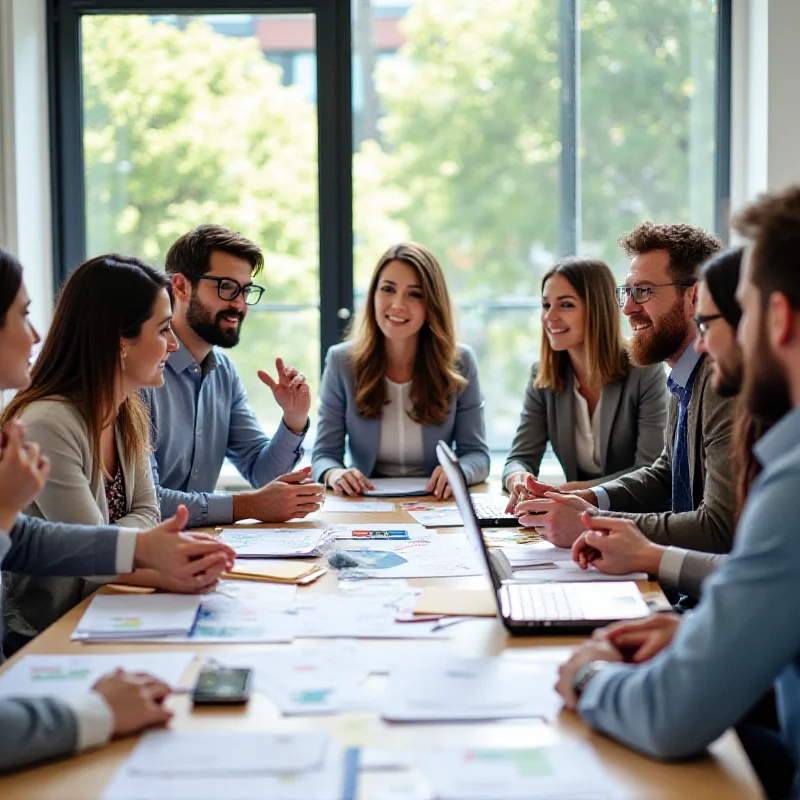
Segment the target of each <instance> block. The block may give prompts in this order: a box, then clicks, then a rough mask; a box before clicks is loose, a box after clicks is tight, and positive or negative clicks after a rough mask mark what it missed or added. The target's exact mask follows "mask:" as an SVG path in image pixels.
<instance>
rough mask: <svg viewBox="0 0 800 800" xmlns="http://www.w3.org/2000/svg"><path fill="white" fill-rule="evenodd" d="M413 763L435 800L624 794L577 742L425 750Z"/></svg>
mask: <svg viewBox="0 0 800 800" xmlns="http://www.w3.org/2000/svg"><path fill="white" fill-rule="evenodd" d="M417 759H418V764H419V767H420V769H421V771H422V773H423V775H424V776H425V777H426V778H427V779H428V781H429V782H430V784H431V788H432V789H433V794H434V796H435V797H436V798H437V800H497V798H498V797H502V798H503V800H537V798H538V800H611V798H623V797H628V796H629V795H628V794H627V793H626V792H624V791H623V789H622V787H621V786H619V785H618V784H616V783H614V781H613V780H612V778H611V775H610V774H609V773H608V771H607V770H606V769H605V767H604V766H603V765H602V763H601V762H600V760H599V759H598V758H597V755H596V754H595V752H594V750H592V748H591V747H589V746H588V745H585V744H583V743H582V742H577V741H565V742H563V743H561V744H557V745H554V746H550V747H532V748H519V749H517V748H506V749H496V748H455V747H430V748H426V749H424V750H420V751H419V752H418V754H417Z"/></svg>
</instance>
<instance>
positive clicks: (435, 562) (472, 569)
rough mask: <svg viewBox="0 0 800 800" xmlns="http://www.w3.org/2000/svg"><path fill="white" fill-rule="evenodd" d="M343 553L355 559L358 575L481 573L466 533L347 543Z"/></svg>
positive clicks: (450, 575)
mask: <svg viewBox="0 0 800 800" xmlns="http://www.w3.org/2000/svg"><path fill="white" fill-rule="evenodd" d="M345 552H346V554H347V555H349V556H351V557H352V558H354V559H355V561H356V562H358V564H359V566H357V567H355V568H354V569H357V571H358V575H359V576H360V577H374V578H436V577H454V576H455V577H458V576H463V575H482V574H483V572H484V571H483V569H482V568H481V565H480V561H479V559H478V556H477V555H476V553H475V550H474V549H473V548H472V547H471V546H470V544H469V542H468V541H467V539H466V537H465V536H458V535H456V534H442V535H437V536H433V537H430V538H424V539H412V540H410V541H407V542H385V541H384V542H379V541H372V542H369V543H365V544H364V546H363V547H362V548H358V549H356V548H355V547H352V546H348V547H347V549H346V551H345Z"/></svg>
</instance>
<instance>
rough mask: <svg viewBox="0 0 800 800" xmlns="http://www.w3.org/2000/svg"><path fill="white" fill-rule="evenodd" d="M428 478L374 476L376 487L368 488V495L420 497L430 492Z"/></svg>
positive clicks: (373, 480) (373, 483)
mask: <svg viewBox="0 0 800 800" xmlns="http://www.w3.org/2000/svg"><path fill="white" fill-rule="evenodd" d="M428 480H429V479H428V478H372V479H371V481H370V482H371V483H372V485H373V486H374V487H375V488H374V489H367V490H366V491H365V492H364V494H365V495H366V496H367V497H420V496H423V495H426V494H430V492H429V491H428Z"/></svg>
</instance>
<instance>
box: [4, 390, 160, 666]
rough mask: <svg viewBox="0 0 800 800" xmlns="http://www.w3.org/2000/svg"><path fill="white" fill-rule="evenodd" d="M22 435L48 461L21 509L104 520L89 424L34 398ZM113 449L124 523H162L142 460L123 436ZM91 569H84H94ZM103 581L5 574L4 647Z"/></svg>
mask: <svg viewBox="0 0 800 800" xmlns="http://www.w3.org/2000/svg"><path fill="white" fill-rule="evenodd" d="M19 418H20V420H21V421H22V422H24V423H25V425H26V428H27V435H28V437H29V438H30V439H31V441H34V442H37V443H38V444H39V446H40V447H41V448H42V453H43V454H44V455H46V456H47V457H48V458H49V459H50V474H49V475H48V478H47V484H46V485H45V487H44V489H42V491H41V492H39V494H38V496H37V497H36V500H35V501H34V502H33V503H31V505H30V506H28V508H26V509H25V513H26V514H28V515H30V516H33V517H41V518H43V519H48V520H51V521H52V522H67V523H73V524H76V525H108V521H109V517H108V503H107V502H106V493H105V485H104V481H103V475H102V473H101V472H100V470H99V469H96V468H95V464H94V459H93V457H92V446H91V441H90V439H89V435H88V432H87V429H86V424H85V422H84V421H83V418H82V417H81V415H80V412H79V411H78V409H77V408H76V407H75V405H74V404H73V403H70V402H66V401H61V400H39V401H37V402H35V403H31V404H30V405H29V406H28V407H27V408H26V409H25V410H24V411H23V413H22V414H21V415H20V417H19ZM117 452H118V453H119V457H120V465H121V468H122V474H123V477H124V479H125V502H126V514H125V516H123V517H120V519H118V520H117V522H116V524H117V525H119V526H120V527H123V528H152V527H153V526H155V525H158V523H159V522H160V521H161V512H160V510H159V507H158V500H157V498H156V490H155V486H154V484H153V476H152V473H151V471H150V464H149V461H148V459H147V458H145V459H143V460H142V461H141V463H139V464H137V463H136V462H135V461H134V460H133V459H129V458H127V457H126V454H125V448H124V445H123V443H122V441H121V437H120V436H117ZM91 574H92V573H87V576H88V575H91ZM101 583H102V579H98V580H92V579H88V580H87V579H86V578H55V577H41V576H39V575H37V576H29V575H26V576H21V575H4V576H3V608H4V615H5V628H6V637H8V638H7V639H6V642H5V650H6V651H7V652H9V653H10V652H12V651H13V650H17V649H19V648H20V647H21V646H23V645H24V644H25V643H26V642H27V641H29V640H30V639H32V638H33V637H34V636H36V635H37V634H39V633H41V632H42V631H43V630H44V629H45V628H47V627H48V626H49V625H52V624H53V623H54V622H55V621H56V620H57V619H58V618H59V617H61V616H63V615H64V614H66V613H67V611H69V610H70V609H71V608H73V607H74V606H76V605H77V604H78V603H80V602H81V600H83V599H84V598H85V597H88V595H90V594H91V593H92V592H94V591H95V590H96V589H97V588H98V586H100V585H101Z"/></svg>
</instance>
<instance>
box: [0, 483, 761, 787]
mask: <svg viewBox="0 0 800 800" xmlns="http://www.w3.org/2000/svg"><path fill="white" fill-rule="evenodd" d="M392 502H396V503H397V504H398V505H395V511H394V512H392V513H370V514H364V515H358V516H353V515H350V514H345V513H321V512H320V513H317V514H314V515H312V516H310V517H308V518H307V519H306V520H305V521H304V522H301V523H295V524H297V525H300V526H306V527H320V524H321V523H324V524H325V525H331V524H337V523H339V524H341V523H345V522H351V523H352V522H358V523H361V522H364V523H368V524H369V527H374V526H383V525H391V524H395V525H397V524H408V523H412V522H414V520H413V519H412V518H411V517H410V516H409V515H408V514H407V513H406V512H405V511H403V510H402V509H401V508H400V506H399V503H401V502H402V500H400V499H397V500H392ZM295 524H293V526H294V525H295ZM252 527H260V528H270V527H279V526H273V525H253V526H252ZM458 532H461V531H460V529H458V528H447V529H440V534H441V535H447V534H449V533H458ZM408 584H409V585H410V586H420V587H424V586H441V587H453V588H472V589H477V588H485V587H487V585H488V578H485V577H480V576H474V577H473V576H471V577H459V578H426V579H410V580H409V581H408ZM640 589H641V590H642V591H643V592H658V591H660V590H659V587H658V584H657V583H650V582H645V581H643V582H641V583H640ZM100 591H102V592H111V591H115V589H114V588H113V587H104V588H103V589H101V590H100ZM336 591H337V577H336V575H335V572H334V571H333V570H330V571H328V572H327V573H326V574H325V575H324V576H323V577H322V578H320V579H319V580H317V581H316V582H315V583H313V584H311V585H308V586H301V587H298V593H307V592H308V593H318V592H327V593H330V592H336ZM88 602H89V601H88V600H87V601H85V602H84V603H81V604H80V605H79V606H77V607H76V608H74V609H72V610H71V611H70V612H69V613H67V614H66V615H65V616H64V617H62V618H61V619H60V620H58V621H57V622H56V623H55V624H53V625H52V626H51V627H50V628H49V629H47V630H46V631H45V632H44V633H43V634H41V635H40V636H39V637H37V638H36V639H35V640H34V641H33V642H31V643H30V644H29V645H28V646H27V647H25V648H24V649H23V650H22V651H20V652H19V653H17V654H16V655H15V656H14V657H12V658H11V659H9V661H8V663H7V664H5V665H4V667H3V668H2V670H0V672H2V671H3V670H4V669H7V668H8V667H9V666H10V665H11V664H13V663H14V662H15V661H16V660H17V659H18V658H20V657H21V656H22V655H24V654H47V653H50V654H53V653H56V654H65V653H69V654H72V653H81V654H85V653H95V652H97V653H141V652H143V651H144V649H145V648H148V649H151V650H162V651H163V650H193V651H195V652H198V655H199V656H212V657H213V656H215V655H217V654H219V653H221V652H230V651H231V649H236V650H239V651H244V650H245V649H247V650H270V649H274V648H286V647H294V646H298V645H299V644H304V645H308V644H310V643H311V640H299V639H298V640H295V644H291V645H290V644H283V645H256V644H227V645H211V644H206V645H201V646H198V645H196V644H183V645H178V644H171V645H144V644H138V645H137V644H95V645H88V644H83V643H80V642H73V641H70V635H71V634H72V632H73V630H74V628H75V626H76V624H77V622H78V620H79V619H80V617H81V615H82V614H83V612H84V610H85V608H86V605H87V604H88ZM451 634H452V637H451V638H450V639H448V640H447V644H448V645H449V648H450V651H451V652H453V653H455V654H457V655H461V656H467V657H476V656H489V655H497V654H499V653H501V652H503V650H505V649H507V648H515V650H516V649H519V650H520V651H521V650H527V651H528V652H530V653H531V655H532V656H533V655H535V656H537V657H538V656H541V657H542V658H546V659H549V660H553V661H561V660H563V659H564V658H566V657H567V655H568V654H569V652H570V648H571V647H573V646H574V645H576V644H578V643H579V642H580V641H581V637H564V636H541V635H539V636H531V637H524V638H523V637H509V636H508V635H507V634H506V632H505V629H504V628H503V626H502V624H501V623H500V622H499V621H498V620H497V619H491V618H480V619H474V620H470V621H467V622H463V623H460V624H458V625H454V626H453V627H452V631H451ZM387 641H388V640H383V641H382V643H381V646H383V647H386V642H387ZM371 644H372V641H370V640H364V641H362V646H363V647H369V646H370V645H371ZM396 644H397V646H398V647H399V648H402V652H403V653H406V654H407V653H408V648H409V647H419V648H420V652H422V648H424V647H430V646H432V643H431V642H427V641H421V640H411V641H409V640H403V641H402V642H399V641H398V642H396ZM441 644H442V643H436V645H435V646H437V647H438V646H440V645H441ZM398 652H400V651H398ZM197 666H198V665H195V666H194V667H192V668H191V669H190V670H189V672H188V673H187V674H186V675H184V678H183V684H184V685H185V686H191V684H192V679H193V676H192V674H190V673H191V672H192V671H193V670H196V669H197ZM370 680H381V679H380V678H377V677H376V678H370ZM384 680H385V679H384ZM167 703H168V706H169V708H170V709H171V710H172V711H174V714H175V716H174V717H173V720H172V721H171V723H170V726H171V727H172V728H174V729H177V730H192V731H211V730H213V731H217V732H224V731H239V732H241V731H274V732H279V731H283V732H290V731H291V732H297V731H307V730H323V731H326V732H328V733H330V734H331V735H332V736H333V737H334V738H335V739H337V740H338V741H339V742H340V743H341V744H342V745H344V746H347V747H380V748H388V749H393V748H398V749H403V748H412V747H413V748H419V747H421V746H422V747H426V746H447V747H449V746H452V747H486V748H505V747H507V748H511V747H513V748H522V747H541V746H550V745H553V744H557V743H559V742H564V741H569V740H573V741H580V742H582V743H585V744H586V745H588V746H589V747H591V748H592V749H593V750H594V752H595V753H596V754H597V756H598V757H599V759H600V760H601V762H602V763H603V765H604V766H605V768H606V769H607V770H608V772H609V773H610V774H611V776H612V778H613V779H614V781H615V782H617V783H618V784H619V785H620V786H621V787H623V788H624V789H625V790H626V791H627V792H628V794H629V796H630V797H631V798H637V799H639V798H642V799H643V798H676V799H677V798H681V799H682V800H683V799H684V798H687V797H691V798H709V799H710V798H720V800H722V798H724V799H725V800H735V798H755V797H762V796H763V795H762V792H761V789H760V784H759V783H758V780H757V778H756V777H755V774H754V772H753V770H752V768H751V766H750V763H749V761H748V759H747V757H746V756H745V754H744V752H743V750H742V748H741V745H740V743H739V740H738V738H737V737H736V735H735V733H734V732H733V731H732V730H729V731H728V732H726V733H725V734H724V735H723V736H722V737H720V738H719V739H718V740H717V741H716V742H714V743H713V744H712V745H711V747H710V748H709V750H708V754H707V755H705V756H703V757H701V758H698V759H694V760H690V761H683V762H680V763H662V762H658V761H655V760H652V759H649V758H646V757H644V756H642V755H639V754H637V753H635V752H633V751H631V750H629V749H627V748H625V747H623V746H621V745H619V744H617V743H616V742H614V741H612V740H610V739H608V738H606V737H604V736H602V735H600V734H598V733H595V732H594V731H592V730H591V729H590V728H589V727H588V726H586V725H585V724H584V723H583V722H582V721H581V720H580V718H579V717H578V716H577V715H576V714H575V713H573V712H571V711H568V710H562V711H561V712H560V713H559V714H558V716H557V717H556V718H554V719H548V720H543V719H524V720H509V721H504V722H481V723H458V724H434V723H426V724H410V723H394V724H393V723H389V722H385V721H383V720H382V719H381V718H380V717H379V715H378V713H377V712H376V711H359V712H350V713H344V714H339V715H332V716H308V717H305V716H303V717H285V716H282V715H281V713H280V711H278V709H277V708H276V706H275V705H274V703H273V702H272V701H271V700H270V699H269V698H268V697H267V696H265V695H262V694H259V693H254V694H253V695H252V696H251V698H250V701H249V703H248V704H247V705H246V706H243V707H235V706H227V707H214V708H209V707H205V708H202V709H198V708H193V707H192V704H191V699H190V697H189V696H188V695H187V694H174V695H172V696H171V697H170V698H169V699H168V700H167ZM135 742H136V737H128V738H125V739H121V740H116V741H114V742H112V743H111V744H110V745H109V746H107V747H105V748H101V749H99V750H94V751H90V752H86V753H82V754H80V755H76V756H73V757H71V758H68V759H64V760H60V761H56V762H52V763H49V764H45V765H43V766H39V767H34V768H31V769H27V770H23V771H21V772H17V773H14V774H11V775H9V776H6V777H0V798H3V800H90V799H91V798H97V797H100V796H101V794H102V791H103V789H104V787H105V786H106V784H108V782H109V781H110V780H111V778H112V776H113V775H114V773H115V771H116V770H117V768H118V767H119V766H120V764H121V763H122V761H123V760H124V758H125V757H126V755H127V754H128V753H129V751H130V750H131V748H132V747H133V746H134V744H135ZM576 766H577V767H578V768H579V765H576ZM408 783H409V776H408V774H403V773H392V772H361V773H360V774H359V782H358V797H359V798H360V800H369V799H370V798H373V797H376V796H378V795H380V796H382V797H398V798H401V797H406V796H408V797H410V796H411V795H408V794H404V793H403V792H404V789H406V788H407V786H408ZM231 800H234V799H231ZM265 800H266V798H265Z"/></svg>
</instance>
